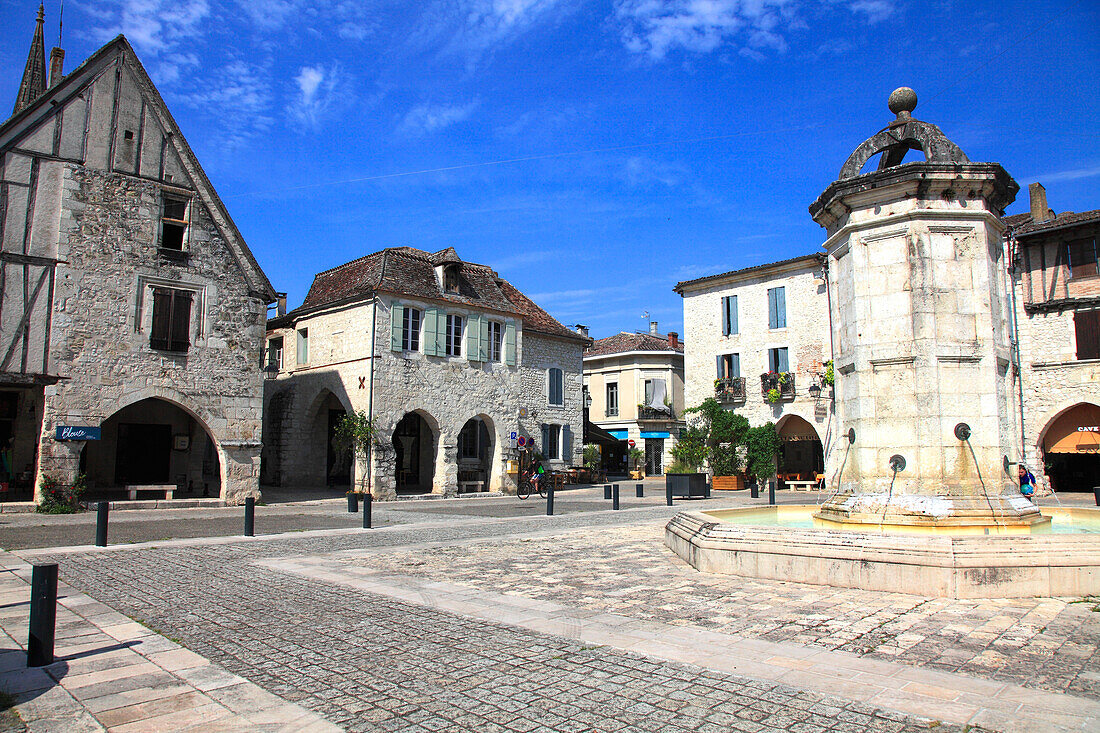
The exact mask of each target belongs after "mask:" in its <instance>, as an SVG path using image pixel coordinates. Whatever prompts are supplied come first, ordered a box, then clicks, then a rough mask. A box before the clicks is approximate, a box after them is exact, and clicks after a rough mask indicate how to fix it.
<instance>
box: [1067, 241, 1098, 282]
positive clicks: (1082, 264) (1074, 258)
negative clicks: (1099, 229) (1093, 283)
mask: <svg viewBox="0 0 1100 733" xmlns="http://www.w3.org/2000/svg"><path fill="white" fill-rule="evenodd" d="M1066 249H1067V251H1068V254H1069V276H1070V277H1072V278H1081V277H1096V275H1097V268H1096V240H1095V239H1078V240H1076V241H1073V242H1070V243H1069V244H1067V245H1066Z"/></svg>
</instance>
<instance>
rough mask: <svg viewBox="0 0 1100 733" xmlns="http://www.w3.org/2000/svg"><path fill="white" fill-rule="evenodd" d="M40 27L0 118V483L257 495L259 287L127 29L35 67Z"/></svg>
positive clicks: (265, 296) (262, 285)
mask: <svg viewBox="0 0 1100 733" xmlns="http://www.w3.org/2000/svg"><path fill="white" fill-rule="evenodd" d="M42 25H43V18H42V14H41V11H39V18H38V23H37V26H36V29H35V32H34V37H33V42H32V46H31V52H30V54H29V58H28V61H27V69H26V72H25V74H24V77H23V82H22V84H21V86H20V89H19V96H18V101H17V103H16V106H15V111H14V113H13V115H12V117H11V118H10V119H8V120H7V121H6V122H5V123H4V124H3V125H2V126H0V175H2V178H0V212H2V218H0V242H2V252H0V288H2V295H0V302H2V305H3V307H2V310H0V348H2V350H3V355H2V357H0V359H2V362H0V442H2V443H4V445H5V448H6V449H5V451H4V461H3V463H4V466H3V469H2V470H3V473H4V479H5V481H4V483H3V485H4V486H6V487H7V488H8V494H7V495H8V496H9V497H12V498H27V497H29V495H30V492H31V490H32V487H36V488H40V486H41V482H42V479H43V478H44V477H46V476H48V477H51V478H53V479H56V480H58V481H61V482H72V481H73V480H74V479H75V478H76V476H77V474H78V473H79V472H83V473H85V474H86V476H87V481H88V484H89V488H90V489H91V490H92V492H93V493H97V494H100V495H108V496H112V494H111V493H110V492H111V491H112V490H113V489H115V488H121V487H125V486H155V487H157V490H158V491H159V492H161V493H159V496H160V497H161V498H163V497H164V496H165V494H164V493H163V492H164V491H173V490H174V491H175V496H176V497H177V498H178V497H179V496H181V494H185V493H186V492H188V491H191V492H193V493H194V494H195V495H196V496H197V495H199V494H202V493H205V494H208V495H210V496H212V497H217V496H221V497H222V498H223V499H224V500H226V501H229V502H236V501H239V500H241V499H242V498H243V497H244V496H247V495H253V494H256V493H257V491H258V481H257V479H258V472H259V454H260V427H261V409H262V373H261V370H260V368H259V364H258V363H257V359H256V355H257V354H258V353H259V352H260V349H261V348H262V345H263V335H264V319H265V314H266V308H267V304H268V303H270V302H272V301H273V300H274V298H275V293H274V291H273V290H272V288H271V285H270V283H269V282H268V281H267V278H266V277H265V276H264V273H263V272H262V271H261V269H260V267H259V265H258V264H257V263H256V260H255V259H254V258H253V256H252V254H251V253H250V252H249V250H248V247H247V246H246V245H245V242H244V240H243V239H242V238H241V235H240V232H238V231H237V228H236V226H235V225H234V224H233V221H232V219H231V218H230V217H229V214H228V212H227V211H226V209H225V207H224V205H223V204H222V202H221V201H220V200H219V198H218V195H217V193H216V192H215V191H214V189H213V187H212V186H211V185H210V181H209V180H208V179H207V178H206V175H205V174H204V173H203V170H202V168H201V167H200V165H199V163H198V161H197V160H196V159H195V156H194V154H193V152H192V151H191V149H190V147H189V146H188V144H187V141H186V140H185V139H184V137H183V135H182V134H181V133H180V130H179V128H178V126H177V125H176V123H175V121H174V120H173V119H172V115H171V114H170V113H169V111H168V109H167V107H166V106H165V104H164V101H163V100H162V99H161V97H160V94H159V93H158V92H157V90H156V88H155V87H154V86H153V84H152V82H151V81H150V80H149V77H148V75H147V74H146V73H145V69H144V68H142V65H141V63H140V62H139V61H138V59H137V56H136V55H135V54H134V51H133V49H132V48H131V47H130V44H129V43H127V41H126V39H125V38H123V37H122V36H119V37H118V38H116V39H114V40H113V41H111V42H110V43H108V44H107V45H105V46H103V47H102V48H101V49H99V50H98V51H96V52H95V53H94V54H93V55H92V56H91V57H89V58H88V59H87V60H86V61H85V62H84V63H83V64H81V65H80V66H79V67H78V68H76V69H75V70H73V71H72V72H71V73H69V74H67V75H62V59H63V54H62V53H61V51H60V49H54V52H53V54H52V56H51V62H52V63H51V70H50V74H49V79H48V82H47V79H46V72H45V53H44V44H43V39H42V35H43V30H42ZM126 495H127V494H114V495H113V496H115V497H118V496H126Z"/></svg>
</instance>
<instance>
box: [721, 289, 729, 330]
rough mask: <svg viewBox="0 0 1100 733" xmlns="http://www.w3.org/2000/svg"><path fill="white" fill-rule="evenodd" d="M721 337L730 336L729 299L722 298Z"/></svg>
mask: <svg viewBox="0 0 1100 733" xmlns="http://www.w3.org/2000/svg"><path fill="white" fill-rule="evenodd" d="M722 335H723V336H729V335H730V299H729V297H725V298H722Z"/></svg>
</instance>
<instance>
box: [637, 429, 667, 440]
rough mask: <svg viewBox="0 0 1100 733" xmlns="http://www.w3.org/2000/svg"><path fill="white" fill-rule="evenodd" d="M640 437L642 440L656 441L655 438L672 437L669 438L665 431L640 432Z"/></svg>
mask: <svg viewBox="0 0 1100 733" xmlns="http://www.w3.org/2000/svg"><path fill="white" fill-rule="evenodd" d="M642 437H643V438H653V439H656V438H670V437H672V436H670V435H669V433H668V431H667V430H665V431H654V432H646V431H642Z"/></svg>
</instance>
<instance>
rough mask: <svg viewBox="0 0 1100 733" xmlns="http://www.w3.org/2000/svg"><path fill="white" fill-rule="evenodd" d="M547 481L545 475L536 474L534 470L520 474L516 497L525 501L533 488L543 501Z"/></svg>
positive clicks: (547, 478) (547, 477)
mask: <svg viewBox="0 0 1100 733" xmlns="http://www.w3.org/2000/svg"><path fill="white" fill-rule="evenodd" d="M547 480H549V476H548V475H547V474H545V473H538V472H537V471H536V470H535V469H529V470H526V471H522V472H520V475H519V487H518V488H517V489H516V496H518V497H519V498H520V499H526V498H527V497H528V496H530V495H531V493H532V492H531V490H532V488H533V489H534V490H535V491H537V492H538V493H539V496H541V497H542V498H544V499H545V498H546V481H547Z"/></svg>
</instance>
